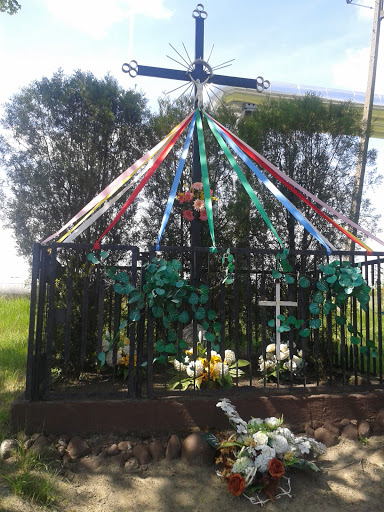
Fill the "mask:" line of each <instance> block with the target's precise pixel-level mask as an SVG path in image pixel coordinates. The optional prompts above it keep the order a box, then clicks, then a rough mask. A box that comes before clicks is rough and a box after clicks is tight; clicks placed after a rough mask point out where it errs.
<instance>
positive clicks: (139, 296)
mask: <svg viewBox="0 0 384 512" xmlns="http://www.w3.org/2000/svg"><path fill="white" fill-rule="evenodd" d="M115 286H116V285H115ZM140 299H141V294H140V293H136V294H135V295H133V296H132V297H131V298H130V299H129V301H128V304H133V303H134V302H137V301H138V300H140Z"/></svg>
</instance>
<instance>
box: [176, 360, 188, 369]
mask: <svg viewBox="0 0 384 512" xmlns="http://www.w3.org/2000/svg"><path fill="white" fill-rule="evenodd" d="M173 366H174V368H175V370H177V371H180V370H181V371H182V372H185V370H186V368H187V367H186V366H185V364H183V363H182V362H181V361H178V360H177V359H174V360H173Z"/></svg>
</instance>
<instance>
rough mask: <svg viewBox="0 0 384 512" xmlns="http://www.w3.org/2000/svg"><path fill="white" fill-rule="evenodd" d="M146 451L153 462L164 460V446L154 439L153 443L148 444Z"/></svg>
mask: <svg viewBox="0 0 384 512" xmlns="http://www.w3.org/2000/svg"><path fill="white" fill-rule="evenodd" d="M148 450H149V453H150V454H151V457H152V459H153V460H155V461H158V460H161V459H164V457H165V449H164V445H163V443H162V442H161V441H159V440H158V439H155V440H154V441H152V442H151V443H149V445H148Z"/></svg>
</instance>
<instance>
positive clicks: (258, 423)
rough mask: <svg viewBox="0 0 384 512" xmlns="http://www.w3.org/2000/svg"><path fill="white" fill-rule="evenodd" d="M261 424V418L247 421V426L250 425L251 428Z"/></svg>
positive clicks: (262, 421)
mask: <svg viewBox="0 0 384 512" xmlns="http://www.w3.org/2000/svg"><path fill="white" fill-rule="evenodd" d="M262 423H264V420H262V419H261V418H252V419H250V420H249V421H248V425H251V426H252V427H256V426H258V425H261V424H262Z"/></svg>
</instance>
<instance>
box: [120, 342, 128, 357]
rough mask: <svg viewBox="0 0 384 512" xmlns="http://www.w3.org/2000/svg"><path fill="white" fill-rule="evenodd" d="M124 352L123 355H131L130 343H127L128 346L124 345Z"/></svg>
mask: <svg viewBox="0 0 384 512" xmlns="http://www.w3.org/2000/svg"><path fill="white" fill-rule="evenodd" d="M122 352H123V354H124V355H125V356H126V355H127V354H129V343H127V344H126V345H124V347H123V349H122Z"/></svg>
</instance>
